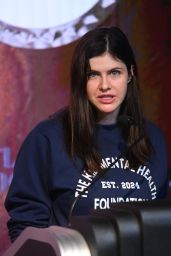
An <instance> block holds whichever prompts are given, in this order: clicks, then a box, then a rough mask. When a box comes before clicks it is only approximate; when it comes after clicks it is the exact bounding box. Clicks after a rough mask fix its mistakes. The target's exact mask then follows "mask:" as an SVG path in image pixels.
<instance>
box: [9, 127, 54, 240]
mask: <svg viewBox="0 0 171 256" xmlns="http://www.w3.org/2000/svg"><path fill="white" fill-rule="evenodd" d="M48 158H49V147H48V138H47V137H46V136H44V135H42V134H40V133H38V132H37V130H36V129H35V130H33V131H32V132H31V133H30V134H29V135H28V137H27V138H26V140H25V141H24V143H23V145H22V146H21V149H20V151H19V154H18V156H17V160H16V164H15V168H14V176H13V180H12V183H11V186H10V188H9V192H8V195H7V198H6V201H5V207H6V209H7V211H8V213H9V215H10V219H9V221H8V223H7V226H8V229H9V236H10V238H11V240H12V241H14V240H15V239H16V238H17V237H18V236H19V234H20V233H21V232H22V230H23V229H24V228H26V227H27V226H34V227H47V226H48V225H49V221H50V216H51V208H50V205H51V201H50V198H49V194H48V181H47V178H46V177H47V171H48V162H49V161H48Z"/></svg>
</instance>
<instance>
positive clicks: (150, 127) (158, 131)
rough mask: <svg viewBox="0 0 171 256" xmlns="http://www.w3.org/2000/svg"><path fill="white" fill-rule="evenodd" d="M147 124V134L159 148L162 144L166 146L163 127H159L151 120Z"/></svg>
mask: <svg viewBox="0 0 171 256" xmlns="http://www.w3.org/2000/svg"><path fill="white" fill-rule="evenodd" d="M145 124H146V132H147V134H148V136H149V137H150V139H151V141H152V142H153V143H154V144H157V145H158V146H159V144H160V143H161V144H166V141H165V135H164V131H163V130H162V128H161V127H159V126H157V125H156V124H155V123H153V122H151V121H149V120H147V121H146V123H145Z"/></svg>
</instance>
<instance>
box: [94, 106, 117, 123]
mask: <svg viewBox="0 0 171 256" xmlns="http://www.w3.org/2000/svg"><path fill="white" fill-rule="evenodd" d="M118 113H119V109H118V110H115V111H113V112H111V113H103V112H100V113H99V114H98V124H103V125H109V124H115V123H116V121H117V116H118Z"/></svg>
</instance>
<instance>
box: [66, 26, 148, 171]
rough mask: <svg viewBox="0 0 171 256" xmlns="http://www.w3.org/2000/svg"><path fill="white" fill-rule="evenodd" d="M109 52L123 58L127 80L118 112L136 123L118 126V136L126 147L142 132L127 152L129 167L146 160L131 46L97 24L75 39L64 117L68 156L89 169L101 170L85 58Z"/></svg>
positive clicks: (121, 35)
mask: <svg viewBox="0 0 171 256" xmlns="http://www.w3.org/2000/svg"><path fill="white" fill-rule="evenodd" d="M105 52H108V53H110V54H111V55H112V56H113V57H114V58H118V59H120V60H121V61H123V62H124V63H125V65H126V67H127V70H128V74H129V75H130V76H131V81H130V82H129V84H128V89H127V95H126V97H125V99H124V102H123V103H122V106H121V109H120V113H119V115H127V116H130V117H131V118H133V120H136V122H137V123H138V124H139V125H138V126H137V125H131V126H129V127H126V128H125V127H124V126H121V127H120V131H121V134H122V137H123V138H124V140H125V142H126V144H127V146H128V147H129V146H130V145H131V144H132V143H133V142H134V141H135V140H136V139H137V138H138V137H140V136H141V134H143V139H142V140H141V141H140V142H139V143H137V145H136V146H135V147H133V148H132V149H131V150H130V151H129V152H128V155H127V159H128V161H129V165H130V167H131V168H137V167H138V166H139V165H140V164H144V163H145V162H146V161H148V159H149V157H150V155H151V153H152V145H151V143H150V141H149V139H148V137H147V135H146V133H145V127H144V116H143V111H142V106H141V100H140V94H139V86H138V72H137V65H136V62H135V58H134V54H133V51H132V48H131V46H130V44H129V42H128V39H127V37H126V36H125V34H124V33H123V32H122V31H121V30H120V29H119V28H117V27H99V28H96V29H94V30H92V31H89V32H88V33H86V34H85V35H84V36H83V37H82V38H81V39H80V40H79V42H78V44H77V46H76V48H75V51H74V54H73V58H72V65H71V98H70V104H69V108H68V110H67V111H66V113H65V116H64V134H65V143H66V147H67V151H68V153H69V155H70V156H71V157H72V158H73V159H74V158H75V157H79V158H80V159H82V160H83V161H84V163H85V166H86V168H87V170H89V171H92V172H93V171H101V166H100V165H101V157H100V154H99V152H98V150H97V148H96V143H95V134H96V130H95V129H96V126H95V125H96V121H97V120H96V111H95V109H93V107H92V105H91V104H90V102H89V100H88V98H87V93H86V84H87V71H88V68H89V59H90V58H92V57H95V56H99V55H102V54H104V53H105Z"/></svg>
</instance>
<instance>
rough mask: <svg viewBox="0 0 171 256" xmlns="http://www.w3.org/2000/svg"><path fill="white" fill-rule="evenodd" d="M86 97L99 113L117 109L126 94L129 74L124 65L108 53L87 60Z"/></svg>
mask: <svg viewBox="0 0 171 256" xmlns="http://www.w3.org/2000/svg"><path fill="white" fill-rule="evenodd" d="M89 65H90V69H89V70H88V74H87V97H88V99H89V101H90V102H91V103H92V105H93V106H94V107H95V108H96V109H97V110H98V111H99V113H102V114H103V115H104V114H109V113H113V112H117V113H118V111H119V108H120V106H121V104H122V102H123V100H124V98H125V96H126V93H127V85H128V82H129V75H128V70H127V67H126V65H125V64H124V63H123V62H122V61H121V60H119V59H114V58H113V57H112V55H110V54H109V53H105V54H103V55H100V56H96V57H93V58H91V59H90V60H89Z"/></svg>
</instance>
